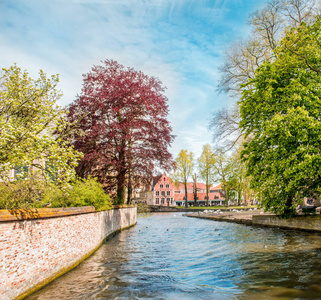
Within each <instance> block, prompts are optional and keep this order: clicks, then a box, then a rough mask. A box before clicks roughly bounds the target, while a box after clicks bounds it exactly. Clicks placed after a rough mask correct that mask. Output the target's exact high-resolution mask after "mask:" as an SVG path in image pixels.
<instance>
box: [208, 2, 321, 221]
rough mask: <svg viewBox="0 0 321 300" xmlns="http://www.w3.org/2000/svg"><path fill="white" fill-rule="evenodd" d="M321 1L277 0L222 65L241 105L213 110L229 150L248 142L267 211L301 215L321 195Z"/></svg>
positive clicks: (251, 171)
mask: <svg viewBox="0 0 321 300" xmlns="http://www.w3.org/2000/svg"><path fill="white" fill-rule="evenodd" d="M320 8H321V5H320V3H319V1H313V0H279V1H277V0H274V1H269V2H268V3H267V5H266V6H265V7H264V8H263V9H262V10H259V11H257V12H255V13H253V14H252V15H251V16H250V18H249V24H250V26H251V28H252V33H251V35H250V37H249V38H248V39H247V40H246V41H239V42H236V43H235V45H234V46H232V47H231V48H230V49H229V50H228V51H227V54H226V57H225V62H224V64H223V65H222V67H221V82H220V85H219V89H220V90H221V91H226V92H227V93H228V95H230V96H232V97H233V98H234V99H236V101H235V105H234V107H233V108H232V109H225V110H222V111H219V112H216V113H215V114H214V115H213V119H212V121H211V124H210V127H211V128H212V130H213V132H214V140H216V141H218V140H220V141H224V143H221V144H222V146H223V147H224V149H225V151H228V150H229V149H233V147H234V146H235V145H237V144H238V142H239V141H242V144H243V150H242V151H241V154H240V158H241V161H242V162H244V163H245V164H246V169H247V175H249V176H251V180H250V182H251V187H252V188H253V189H254V190H255V192H256V193H257V195H258V197H259V198H260V201H261V203H262V205H263V206H264V208H265V209H266V210H271V211H273V212H275V213H278V214H281V215H287V216H290V215H293V214H295V208H296V206H297V205H298V204H300V202H301V201H302V199H303V198H304V197H314V198H319V197H320V188H321V173H320V170H321V168H320V161H321V160H320V158H321V156H320V155H321V151H320V150H321V146H320V137H321V135H320V133H321V131H320V128H321V127H320V124H321V123H320V121H321V119H320V111H321V98H320V96H321V95H320V84H321V77H320V74H321V72H320V71H321V56H320V53H321V46H320V45H321V43H320V41H321V19H320V11H321V10H320Z"/></svg>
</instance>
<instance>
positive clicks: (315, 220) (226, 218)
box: [184, 209, 321, 233]
mask: <svg viewBox="0 0 321 300" xmlns="http://www.w3.org/2000/svg"><path fill="white" fill-rule="evenodd" d="M184 216H187V217H194V218H199V219H207V220H214V221H223V222H232V223H239V224H246V225H253V226H265V227H277V228H282V229H291V230H304V231H314V232H319V233H321V215H320V214H314V215H298V216H296V217H293V218H289V219H282V218H279V217H278V216H276V215H274V214H271V213H264V212H263V210H259V209H254V210H236V209H234V210H231V211H220V210H217V211H210V210H205V211H204V212H195V213H190V214H185V215H184Z"/></svg>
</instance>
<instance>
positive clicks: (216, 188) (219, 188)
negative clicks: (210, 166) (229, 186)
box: [210, 183, 222, 191]
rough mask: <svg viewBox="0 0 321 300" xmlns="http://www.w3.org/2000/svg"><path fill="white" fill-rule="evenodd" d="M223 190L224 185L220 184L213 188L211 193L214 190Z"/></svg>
mask: <svg viewBox="0 0 321 300" xmlns="http://www.w3.org/2000/svg"><path fill="white" fill-rule="evenodd" d="M221 189H222V183H220V184H219V185H216V186H213V187H211V188H210V191H212V190H221Z"/></svg>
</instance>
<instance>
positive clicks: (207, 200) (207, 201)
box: [206, 185, 210, 206]
mask: <svg viewBox="0 0 321 300" xmlns="http://www.w3.org/2000/svg"><path fill="white" fill-rule="evenodd" d="M206 203H207V206H210V201H209V199H208V185H206Z"/></svg>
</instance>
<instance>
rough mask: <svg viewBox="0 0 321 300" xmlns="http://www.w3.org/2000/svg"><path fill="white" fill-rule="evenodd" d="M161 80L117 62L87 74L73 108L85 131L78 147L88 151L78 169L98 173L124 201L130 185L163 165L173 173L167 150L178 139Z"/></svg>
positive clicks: (76, 143) (76, 138)
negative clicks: (173, 131)
mask: <svg viewBox="0 0 321 300" xmlns="http://www.w3.org/2000/svg"><path fill="white" fill-rule="evenodd" d="M167 115H168V105H167V98H166V97H165V95H164V88H163V87H162V84H161V82H160V81H159V80H158V79H157V78H155V77H150V76H147V75H145V74H143V73H142V72H140V71H136V70H134V69H132V68H125V67H124V66H122V65H120V64H118V63H117V62H116V61H113V60H106V61H104V62H103V64H102V65H101V66H94V67H93V68H92V70H91V71H90V72H89V73H87V74H85V75H84V83H83V88H82V92H81V95H80V96H79V97H78V99H77V100H76V101H74V102H73V103H72V104H71V106H70V113H69V115H68V118H69V120H70V121H74V120H76V119H79V118H81V121H80V122H79V128H80V129H81V130H82V132H83V134H77V135H75V136H74V141H73V145H74V146H75V148H76V149H77V150H79V151H81V152H82V153H84V158H83V159H82V160H81V162H80V164H79V167H78V168H77V173H78V175H79V176H81V177H86V176H88V175H89V174H91V175H92V176H95V177H97V178H98V179H99V181H100V182H101V183H102V184H103V185H104V187H105V189H106V190H108V191H110V192H112V191H114V190H115V189H116V201H117V202H118V203H119V204H120V203H123V202H124V196H125V187H126V185H127V187H128V189H130V188H131V186H132V184H133V182H135V181H140V182H141V181H144V180H147V179H148V178H151V177H152V173H153V170H154V169H155V168H156V167H158V168H161V169H164V170H167V171H169V170H170V169H171V168H172V167H173V165H174V162H173V160H172V156H171V154H170V153H169V151H168V147H169V146H170V145H171V143H172V141H173V139H174V137H173V136H172V135H171V127H170V125H169V122H168V120H167Z"/></svg>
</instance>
